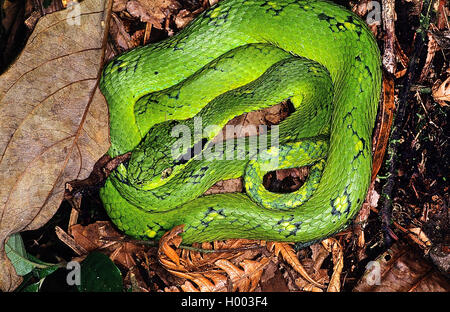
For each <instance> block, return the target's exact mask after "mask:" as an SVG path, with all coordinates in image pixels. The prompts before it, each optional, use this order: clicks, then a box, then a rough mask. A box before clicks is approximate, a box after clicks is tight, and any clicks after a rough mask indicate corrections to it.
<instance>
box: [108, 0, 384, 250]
mask: <svg viewBox="0 0 450 312" xmlns="http://www.w3.org/2000/svg"><path fill="white" fill-rule="evenodd" d="M380 83H381V72H380V60H379V51H378V47H377V45H376V42H375V40H374V38H373V37H372V34H371V33H370V31H369V30H368V29H367V27H366V25H365V24H364V22H362V21H361V20H360V19H359V18H358V17H357V16H356V15H354V14H353V13H351V12H349V11H347V10H345V9H343V8H342V7H340V6H338V5H336V4H333V3H330V2H325V1H312V0H311V1H308V0H307V1H302V0H273V1H266V0H223V1H221V2H219V3H218V4H217V5H215V6H213V7H211V8H210V9H209V10H207V11H205V12H204V13H202V14H201V15H200V16H199V17H198V18H196V19H195V20H194V21H192V22H191V23H190V24H189V25H188V26H187V27H186V28H185V29H183V30H182V31H181V32H180V33H178V34H177V35H176V36H174V37H171V38H169V39H167V40H165V41H162V42H159V43H156V44H151V45H148V46H144V47H140V48H137V49H134V50H132V51H129V52H127V53H125V54H123V55H120V56H119V57H117V58H115V59H114V60H113V61H112V62H110V63H109V64H108V65H107V66H106V67H105V69H104V72H103V76H102V79H101V81H100V88H101V90H102V92H103V94H104V95H105V97H106V99H107V101H108V105H109V111H110V137H111V148H110V150H109V154H110V155H111V156H113V157H114V156H117V155H120V154H124V153H126V152H129V151H131V152H132V157H131V159H130V160H129V161H128V162H127V163H124V164H121V165H120V166H119V167H118V168H117V169H116V170H115V171H114V172H113V173H112V174H111V175H110V176H109V177H108V179H107V181H106V183H105V186H104V187H103V188H102V189H101V192H100V196H101V199H102V201H103V203H104V206H105V208H106V210H107V212H108V214H109V215H110V217H111V219H112V220H113V221H114V222H115V223H116V224H117V226H118V227H119V228H120V229H122V230H123V231H125V232H126V233H127V234H129V235H132V236H135V237H140V238H159V237H160V236H161V235H162V234H163V233H164V232H165V231H167V230H170V229H171V228H172V227H173V226H175V225H178V224H185V228H184V229H185V231H184V233H183V234H182V235H183V239H184V241H185V242H186V243H191V242H201V241H211V240H216V239H228V238H251V239H267V240H278V241H295V242H300V243H304V244H309V243H311V242H312V241H316V240H319V239H322V238H325V237H327V236H330V235H332V234H333V233H335V232H337V231H339V230H341V229H342V228H344V227H345V226H346V225H347V224H348V223H349V222H350V221H351V219H352V218H353V216H354V215H355V214H356V213H357V211H358V209H359V208H360V206H361V204H362V202H363V200H364V197H365V194H366V192H367V188H368V185H369V181H370V173H371V164H372V160H371V134H372V129H373V125H374V121H375V116H376V110H377V103H378V99H379V94H380ZM282 101H289V102H290V103H291V104H292V106H293V108H294V109H295V111H294V113H292V114H291V115H290V116H289V117H288V118H287V119H286V120H284V121H283V122H282V123H281V124H280V126H279V128H277V131H276V132H275V127H273V128H272V130H270V131H269V132H268V133H267V135H266V140H265V141H264V140H258V141H252V138H254V137H251V136H250V137H247V138H244V139H241V141H239V139H235V138H230V139H228V140H227V141H226V143H230V146H232V147H233V149H231V152H230V154H229V155H228V156H230V157H223V154H224V153H223V150H221V149H220V148H219V147H220V144H217V141H214V140H212V139H213V138H214V137H215V136H216V135H217V134H219V133H220V129H221V127H223V126H224V125H225V124H226V123H227V121H229V120H230V119H232V118H233V117H235V116H237V115H240V114H243V113H246V112H249V111H254V110H259V109H262V108H265V107H270V106H272V105H275V104H277V103H279V102H282ZM199 120H200V121H201V123H202V127H203V128H202V129H204V128H208V131H201V132H200V134H198V133H197V130H198V125H197V122H198V121H199ZM186 133H191V134H192V136H186V137H185V138H184V139H185V140H184V141H182V140H180V135H181V134H186ZM177 135H178V136H177ZM275 139H276V140H275ZM274 140H275V141H274ZM180 142H181V143H183V142H184V143H186V144H184V143H183V144H181V143H180ZM239 142H241V143H242V142H243V144H244V145H243V146H245V149H244V150H239V148H236V146H240V145H239V144H238V143H239ZM255 142H256V143H255ZM274 142H275V143H274ZM252 146H253V147H255V149H252V148H250V147H252ZM265 147H267V149H266V148H265ZM206 154H208V155H209V157H210V158H209V159H205V157H204V155H206ZM274 160H276V161H275V162H274ZM305 165H308V166H311V171H310V174H309V178H308V180H307V181H306V182H305V184H304V185H303V186H302V187H301V188H300V189H299V190H297V191H295V192H293V193H288V194H279V193H272V192H269V191H268V190H266V189H265V188H264V187H263V186H262V177H263V176H264V174H265V173H267V172H268V171H272V170H276V169H279V168H292V167H300V166H305ZM240 176H245V178H244V184H245V190H246V192H245V193H231V194H215V195H207V196H202V194H203V193H204V192H205V191H206V190H207V189H208V188H209V187H210V186H212V185H213V184H214V183H216V182H217V181H220V180H225V179H231V178H237V177H240Z"/></svg>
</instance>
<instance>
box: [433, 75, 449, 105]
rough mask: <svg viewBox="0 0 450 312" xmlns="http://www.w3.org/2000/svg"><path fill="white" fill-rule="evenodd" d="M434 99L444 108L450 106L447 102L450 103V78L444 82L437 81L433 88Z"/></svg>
mask: <svg viewBox="0 0 450 312" xmlns="http://www.w3.org/2000/svg"><path fill="white" fill-rule="evenodd" d="M432 95H433V99H434V100H435V101H436V102H438V104H439V105H441V106H442V107H444V106H448V105H449V104H448V103H446V102H450V77H448V78H447V79H446V80H445V81H444V82H442V83H441V81H439V80H438V81H436V83H435V85H434V86H433V93H432Z"/></svg>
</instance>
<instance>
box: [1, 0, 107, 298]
mask: <svg viewBox="0 0 450 312" xmlns="http://www.w3.org/2000/svg"><path fill="white" fill-rule="evenodd" d="M104 6H105V4H104V2H103V1H98V0H86V1H83V2H82V3H81V4H80V6H79V9H80V10H79V12H80V13H81V15H78V18H79V19H78V20H77V17H76V15H77V11H71V12H72V13H71V14H72V15H71V14H68V11H66V10H63V11H59V12H56V13H53V14H49V15H46V16H45V17H43V18H41V19H40V20H39V22H38V23H37V24H36V28H35V30H34V32H33V33H32V34H31V36H30V38H29V40H28V42H27V44H26V46H25V48H24V50H23V52H22V53H21V55H20V57H19V58H18V59H17V61H16V62H15V63H14V64H13V65H12V66H11V67H10V68H9V70H8V71H6V72H5V73H4V74H3V75H2V76H0V175H1V177H2V178H1V180H2V184H1V187H0V289H2V290H5V291H6V290H12V289H14V288H15V287H16V286H17V282H18V278H17V276H15V273H13V272H14V270H13V268H12V266H11V264H10V263H9V261H8V260H7V259H6V257H5V256H4V253H3V246H4V245H3V244H4V242H5V240H6V238H7V237H8V236H9V235H11V234H12V233H16V232H20V231H24V230H31V229H36V228H39V227H41V226H42V225H43V224H45V223H46V222H47V221H48V220H49V219H50V218H51V217H52V216H53V214H54V213H55V212H56V210H57V208H58V207H59V204H60V202H61V200H62V199H63V195H64V183H65V182H66V181H70V180H75V179H83V178H85V177H86V176H87V175H88V174H89V173H90V171H91V170H92V166H93V164H94V163H95V162H96V161H97V159H98V158H100V156H101V155H103V154H104V153H105V152H106V151H107V149H108V145H109V142H108V119H107V118H108V114H107V106H106V102H105V100H104V98H103V95H102V94H101V93H100V91H99V89H98V88H97V81H98V77H99V74H100V65H101V61H102V58H103V53H104V49H103V46H104V45H103V42H104V39H105V38H106V36H105V31H104V27H102V23H103V24H104V21H103V17H104V16H107V15H104ZM74 16H75V18H73V17H74ZM77 21H79V22H80V23H79V25H77Z"/></svg>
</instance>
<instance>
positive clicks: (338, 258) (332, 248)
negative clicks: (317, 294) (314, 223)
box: [322, 238, 344, 292]
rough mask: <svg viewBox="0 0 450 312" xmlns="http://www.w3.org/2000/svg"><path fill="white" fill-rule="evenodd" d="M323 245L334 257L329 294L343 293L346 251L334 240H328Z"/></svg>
mask: <svg viewBox="0 0 450 312" xmlns="http://www.w3.org/2000/svg"><path fill="white" fill-rule="evenodd" d="M322 245H323V246H324V247H325V249H326V250H327V251H328V252H331V255H332V257H333V264H334V265H333V274H332V275H331V279H330V284H329V285H328V288H327V292H339V291H341V273H342V269H343V268H344V250H343V249H342V246H341V244H339V242H338V241H337V240H336V239H334V238H327V239H325V240H323V241H322Z"/></svg>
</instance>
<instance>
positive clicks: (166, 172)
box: [161, 167, 172, 180]
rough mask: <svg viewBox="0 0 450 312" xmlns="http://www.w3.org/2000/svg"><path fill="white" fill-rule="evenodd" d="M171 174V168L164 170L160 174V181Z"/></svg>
mask: <svg viewBox="0 0 450 312" xmlns="http://www.w3.org/2000/svg"><path fill="white" fill-rule="evenodd" d="M171 174H172V168H170V167H169V168H166V169H164V170H163V171H162V172H161V179H163V180H164V179H166V178H168V177H169V176H170V175H171Z"/></svg>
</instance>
